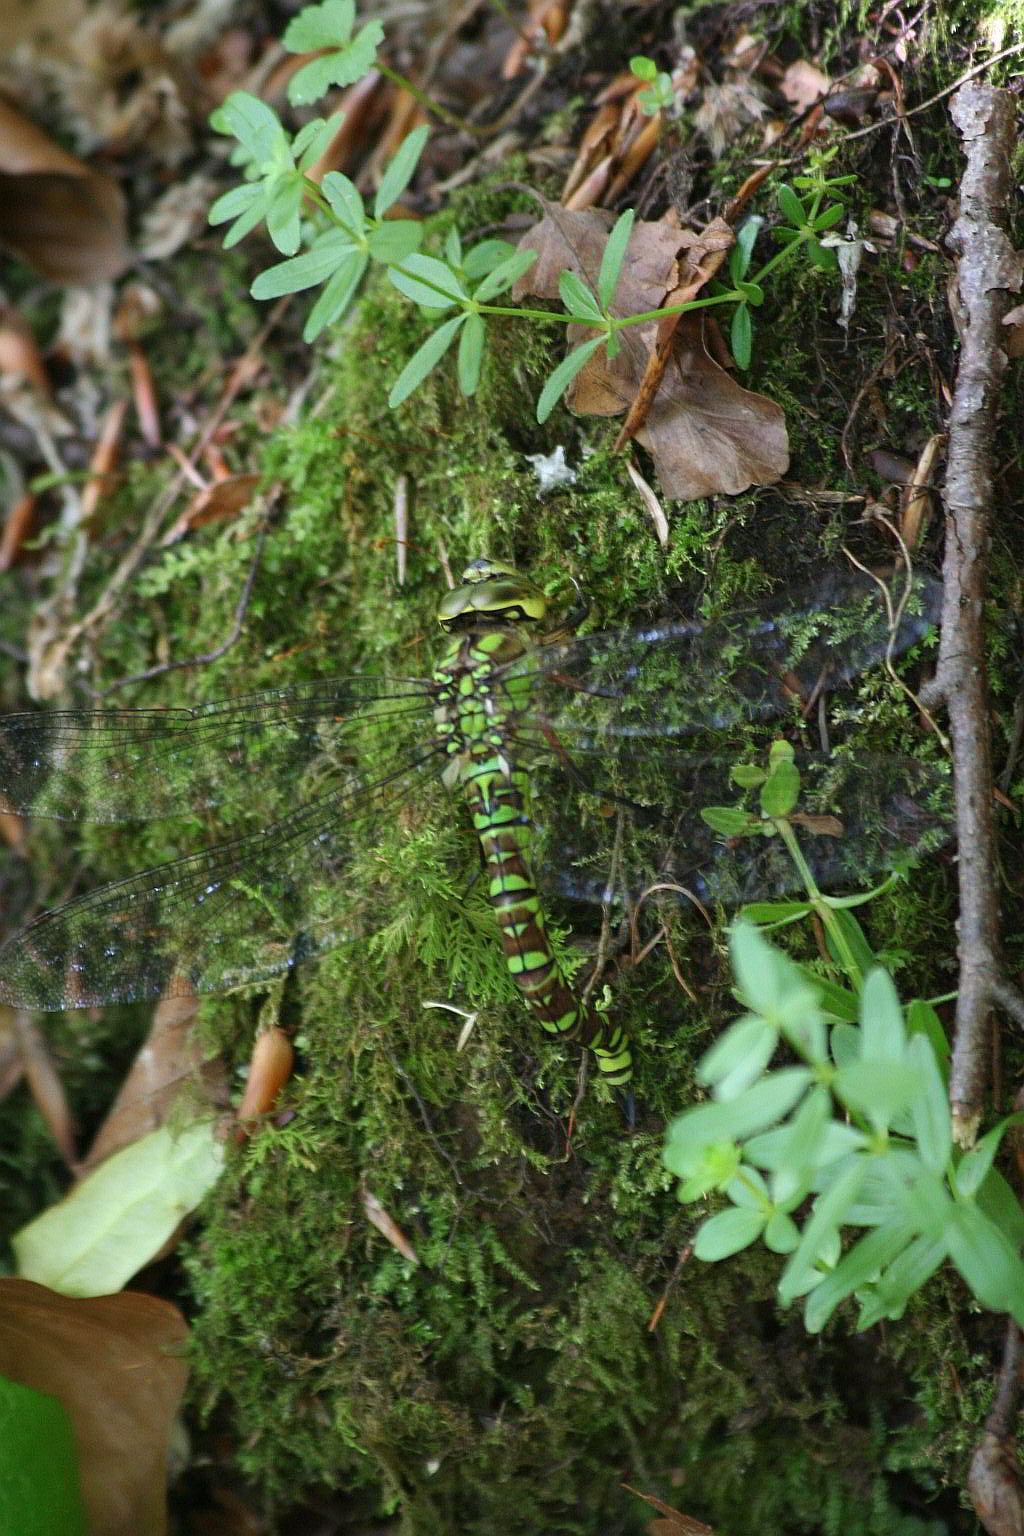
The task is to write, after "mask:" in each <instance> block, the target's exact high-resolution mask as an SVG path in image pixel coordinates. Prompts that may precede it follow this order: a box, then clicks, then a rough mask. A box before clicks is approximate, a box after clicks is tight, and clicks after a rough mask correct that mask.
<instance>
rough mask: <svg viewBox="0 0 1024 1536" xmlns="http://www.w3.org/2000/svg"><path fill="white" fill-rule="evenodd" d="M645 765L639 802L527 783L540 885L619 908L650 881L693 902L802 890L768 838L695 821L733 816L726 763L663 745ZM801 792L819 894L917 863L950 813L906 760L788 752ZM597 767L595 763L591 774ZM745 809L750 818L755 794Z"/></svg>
mask: <svg viewBox="0 0 1024 1536" xmlns="http://www.w3.org/2000/svg"><path fill="white" fill-rule="evenodd" d="M660 746H661V749H662V750H660V751H658V752H656V753H655V754H653V760H652V759H648V763H647V770H646V774H645V777H644V782H643V784H642V785H639V786H638V787H637V790H636V794H637V798H635V799H632V798H627V797H626V795H624V794H623V793H622V791H621V789H620V788H616V787H615V785H614V784H613V783H612V781H610V780H608V779H605V780H604V781H603V786H602V781H601V780H600V779H599V777H598V776H597V774H596V772H595V774H594V775H592V777H591V785H590V793H587V794H581V795H580V796H579V797H578V798H577V797H574V798H573V799H572V800H571V801H567V799H566V796H565V794H564V791H563V793H562V794H561V796H556V795H551V796H548V795H546V794H545V793H544V785H545V780H546V779H547V777H548V774H549V773H550V768H548V767H546V768H543V769H541V770H540V771H539V773H538V775H537V776H536V777H537V780H538V786H539V791H540V792H539V793H538V796H537V802H536V803H537V805H538V816H539V822H540V825H539V827H538V837H537V841H538V848H539V853H538V866H539V874H540V876H541V878H543V879H544V881H545V883H546V884H548V885H550V886H553V887H554V888H556V889H558V890H560V891H561V892H563V893H564V894H565V895H567V896H570V897H572V898H574V899H577V900H583V901H596V902H612V903H614V904H618V905H620V906H622V907H627V906H629V905H631V904H633V903H635V902H636V900H637V899H638V897H639V896H640V895H641V894H642V892H643V891H644V890H645V889H646V888H647V887H649V886H650V885H651V884H654V883H656V882H659V881H667V882H673V883H676V884H678V885H680V886H682V887H685V888H686V889H687V890H688V891H690V892H692V894H693V895H695V896H697V897H698V899H700V900H701V901H705V902H707V901H720V902H722V903H723V904H724V905H726V906H738V905H740V904H742V903H744V902H748V901H756V900H760V899H764V898H769V897H773V896H777V895H781V894H783V893H785V892H788V891H794V890H798V889H799V888H800V878H799V875H798V874H797V871H796V869H795V868H794V866H793V863H792V861H791V860H790V858H789V856H788V855H787V853H786V850H785V848H784V846H783V844H782V842H781V840H780V839H779V838H778V837H777V836H771V837H768V836H764V835H763V834H762V833H760V832H758V833H755V834H752V835H748V836H744V837H740V838H731V839H725V838H723V837H721V836H720V835H719V834H717V833H716V832H714V831H713V830H712V828H711V827H709V826H708V824H707V823H706V822H705V820H704V819H703V816H702V815H701V812H702V810H704V809H705V808H707V807H709V806H714V805H727V806H736V805H737V803H738V802H739V798H740V797H739V792H738V790H737V789H736V786H735V785H734V784H733V783H732V782H731V779H730V773H731V769H732V766H733V763H734V761H735V759H733V758H723V757H713V756H710V755H700V754H694V753H689V752H683V751H680V750H675V749H673V748H672V747H671V745H670V744H668V743H661V744H660ZM796 761H797V765H798V767H799V769H800V773H801V783H802V789H803V793H802V795H801V800H800V802H799V805H798V807H797V809H798V811H800V812H801V813H803V815H804V816H805V817H807V818H808V819H807V820H802V821H799V822H798V823H797V827H796V831H797V837H798V839H799V842H800V845H801V848H802V850H803V852H804V855H805V857H806V858H807V861H808V863H809V865H810V867H811V870H812V872H813V873H814V875H815V878H816V880H817V881H818V884H819V886H820V887H821V888H822V889H824V890H826V891H831V892H838V891H842V890H844V889H845V890H849V889H851V888H857V887H861V888H863V887H864V886H865V885H866V884H867V883H869V881H870V878H871V877H872V876H873V875H875V874H877V872H878V871H879V870H880V869H884V868H886V867H890V866H892V865H893V864H895V863H897V862H898V861H899V860H900V858H901V857H902V856H903V855H904V854H906V853H909V854H910V855H912V856H921V855H923V854H924V853H926V852H930V851H932V850H933V849H935V848H937V847H939V846H941V845H942V844H943V843H944V842H945V841H946V838H947V836H948V832H949V826H950V819H951V807H950V803H949V801H950V795H949V783H948V779H947V778H946V777H945V775H944V774H943V772H942V770H941V769H939V768H937V767H934V766H933V765H930V764H925V763H918V762H915V761H914V760H913V759H911V758H901V757H895V756H885V755H880V756H870V757H869V756H865V755H863V754H861V755H860V756H858V757H857V759H856V761H849V760H844V759H842V758H840V759H837V758H826V757H823V756H818V755H813V754H799V753H798V754H797V759H796ZM595 769H596V765H595ZM749 809H750V810H751V811H752V812H756V810H757V800H756V795H755V796H752V797H750V799H749Z"/></svg>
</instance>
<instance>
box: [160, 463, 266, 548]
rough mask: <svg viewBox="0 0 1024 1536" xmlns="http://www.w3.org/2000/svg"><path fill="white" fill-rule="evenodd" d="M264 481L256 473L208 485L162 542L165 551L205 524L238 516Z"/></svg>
mask: <svg viewBox="0 0 1024 1536" xmlns="http://www.w3.org/2000/svg"><path fill="white" fill-rule="evenodd" d="M262 478H263V477H262V475H256V474H242V475H230V476H229V477H228V478H227V479H226V480H215V481H214V482H213V484H212V485H207V486H204V487H203V489H202V490H201V491H200V492H199V495H198V496H195V497H193V499H192V500H191V501H190V502H189V504H188V506H187V507H186V508H185V510H184V512H182V514H181V516H180V517H178V518H176V519H175V521H174V522H173V524H172V525H171V527H170V528H168V530H167V532H166V533H165V534H164V536H163V538H162V539H161V541H160V545H161V548H163V547H164V546H166V545H170V544H176V543H177V542H178V540H179V539H182V538H184V537H185V534H186V533H188V532H189V530H190V529H191V528H200V527H202V525H203V523H217V522H224V521H226V520H227V519H229V518H233V517H237V516H238V514H239V512H241V511H242V510H243V508H245V507H247V506H248V505H249V503H250V502H251V501H252V499H253V497H254V496H255V495H256V492H257V491H258V490H259V487H260V484H261V481H262Z"/></svg>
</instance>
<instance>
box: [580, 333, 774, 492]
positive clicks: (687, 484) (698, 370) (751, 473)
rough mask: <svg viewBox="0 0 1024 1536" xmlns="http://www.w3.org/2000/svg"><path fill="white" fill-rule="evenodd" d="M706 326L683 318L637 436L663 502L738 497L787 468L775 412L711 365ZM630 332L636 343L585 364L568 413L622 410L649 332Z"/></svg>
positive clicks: (633, 385)
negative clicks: (611, 358)
mask: <svg viewBox="0 0 1024 1536" xmlns="http://www.w3.org/2000/svg"><path fill="white" fill-rule="evenodd" d="M708 323H709V322H707V321H704V320H702V318H701V316H700V314H699V313H698V314H689V315H684V316H683V321H682V324H681V325H680V326H679V327H678V329H677V331H676V334H675V336H674V337H673V340H672V355H671V359H670V366H669V367H668V368H667V370H666V372H665V377H664V379H663V381H662V385H661V389H660V390H659V391H658V395H657V398H656V399H655V400H654V401H653V402H652V404H651V408H650V410H649V412H648V415H647V420H646V422H645V424H644V425H643V426H642V427H641V428H640V429H639V431H638V432H637V433H636V441H637V442H638V443H639V444H640V445H641V447H643V448H646V449H647V451H648V452H649V453H650V455H651V457H652V458H653V460H654V466H655V469H656V471H657V475H658V480H659V482H660V484H661V488H662V490H663V491H664V493H665V495H666V496H669V497H673V498H678V499H679V500H681V501H695V500H696V499H697V498H698V497H700V496H719V495H725V496H738V495H739V494H740V492H741V491H745V490H746V489H747V488H748V487H749V486H751V485H770V484H772V482H773V481H775V480H779V479H781V477H782V476H783V475H784V474H785V473H786V470H787V468H788V467H789V439H788V436H787V433H786V422H785V417H784V416H783V413H782V410H781V408H780V407H779V406H777V405H776V404H775V403H774V401H772V400H767V399H765V397H764V395H757V394H754V393H753V392H752V391H751V390H747V389H744V388H743V387H742V385H740V384H737V383H736V381H735V379H733V378H732V376H731V375H730V374H728V373H727V372H726V371H725V369H724V368H722V367H721V366H720V365H719V364H718V363H716V362H715V361H714V359H713V358H712V357H711V355H710V353H709V351H708V339H707V332H706V327H707V325H708ZM637 329H638V330H639V333H640V334H639V338H638V340H637V341H635V342H633V343H632V344H630V343H629V342H628V341H627V342H626V343H625V344H624V345H623V349H622V351H621V352H620V353H619V356H618V357H617V358H616V359H615V360H614V361H613V362H612V363H611V364H609V363H608V362H607V361H606V359H604V358H602V357H601V356H600V354H599V353H595V354H594V356H593V357H591V358H590V359H589V360H588V362H587V364H586V366H585V367H584V368H583V370H582V372H581V373H580V374H578V375H577V379H576V391H575V394H574V395H572V396H571V397H570V399H569V404H570V406H571V407H572V409H573V410H575V411H578V412H580V413H581V414H584V415H586V414H593V415H609V416H610V415H616V414H618V412H619V411H621V410H624V409H625V408H626V407H627V405H628V404H629V402H630V400H631V399H632V398H633V396H634V395H635V393H636V390H637V388H638V386H639V382H640V368H641V364H642V361H643V348H644V343H645V342H649V340H650V339H651V337H652V336H653V333H654V327H653V326H650V327H648V326H641V327H638V328H637ZM581 334H582V331H581ZM573 340H574V337H573V335H572V333H571V332H570V341H573Z"/></svg>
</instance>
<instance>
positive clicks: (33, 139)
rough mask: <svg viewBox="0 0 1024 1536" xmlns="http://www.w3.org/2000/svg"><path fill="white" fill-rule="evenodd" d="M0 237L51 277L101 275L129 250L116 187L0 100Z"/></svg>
mask: <svg viewBox="0 0 1024 1536" xmlns="http://www.w3.org/2000/svg"><path fill="white" fill-rule="evenodd" d="M0 244H2V245H4V246H6V247H7V249H8V250H11V251H14V252H15V254H16V255H18V256H20V257H22V259H23V260H24V261H27V262H28V263H29V264H30V265H31V266H32V267H34V268H35V270H36V271H37V272H39V273H41V274H42V276H43V277H47V278H50V279H51V280H52V281H53V282H55V283H101V282H107V281H109V280H110V279H111V278H115V277H118V276H120V274H121V273H122V272H123V271H124V270H125V268H126V266H127V265H128V261H129V257H130V251H129V248H128V238H127V232H126V228H125V218H124V203H123V200H122V197H121V192H120V189H119V188H118V187H117V186H116V185H115V183H114V182H113V181H111V180H110V177H109V176H104V175H102V174H101V173H100V172H99V171H94V170H91V169H90V167H89V166H87V165H85V164H84V163H83V162H82V161H81V160H79V159H77V158H76V156H74V155H70V154H68V152H67V151H66V150H63V149H61V148H60V146H59V145H57V144H55V143H54V142H53V140H52V139H51V138H49V137H48V136H47V134H45V133H44V132H43V131H42V129H41V128H37V127H36V125H35V124H34V123H32V122H30V121H29V119H28V118H27V117H24V116H23V115H22V113H21V112H19V111H18V110H17V109H16V108H15V107H13V106H11V105H10V104H9V103H8V102H5V101H3V100H0Z"/></svg>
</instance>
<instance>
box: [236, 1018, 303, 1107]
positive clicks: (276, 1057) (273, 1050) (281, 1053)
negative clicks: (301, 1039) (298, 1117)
mask: <svg viewBox="0 0 1024 1536" xmlns="http://www.w3.org/2000/svg"><path fill="white" fill-rule="evenodd" d="M294 1065H295V1047H294V1046H293V1045H292V1042H291V1041H290V1040H289V1038H288V1036H287V1035H286V1034H285V1032H284V1030H283V1029H278V1028H277V1027H276V1026H275V1027H274V1028H273V1029H265V1030H264V1031H263V1032H262V1034H259V1035H257V1037H256V1043H255V1044H254V1045H253V1048H252V1055H251V1056H250V1058H249V1075H248V1077H247V1078H246V1080H245V1092H244V1093H243V1094H242V1102H241V1103H240V1104H239V1106H238V1118H239V1120H241V1121H243V1122H244V1121H246V1120H258V1119H259V1118H260V1117H261V1116H263V1115H266V1114H268V1113H269V1111H270V1110H271V1109H273V1107H274V1101H275V1100H276V1098H277V1096H278V1094H279V1093H280V1092H281V1089H282V1088H283V1087H284V1085H285V1083H286V1082H287V1081H288V1079H289V1078H290V1077H291V1075H292V1068H293V1066H294Z"/></svg>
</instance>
